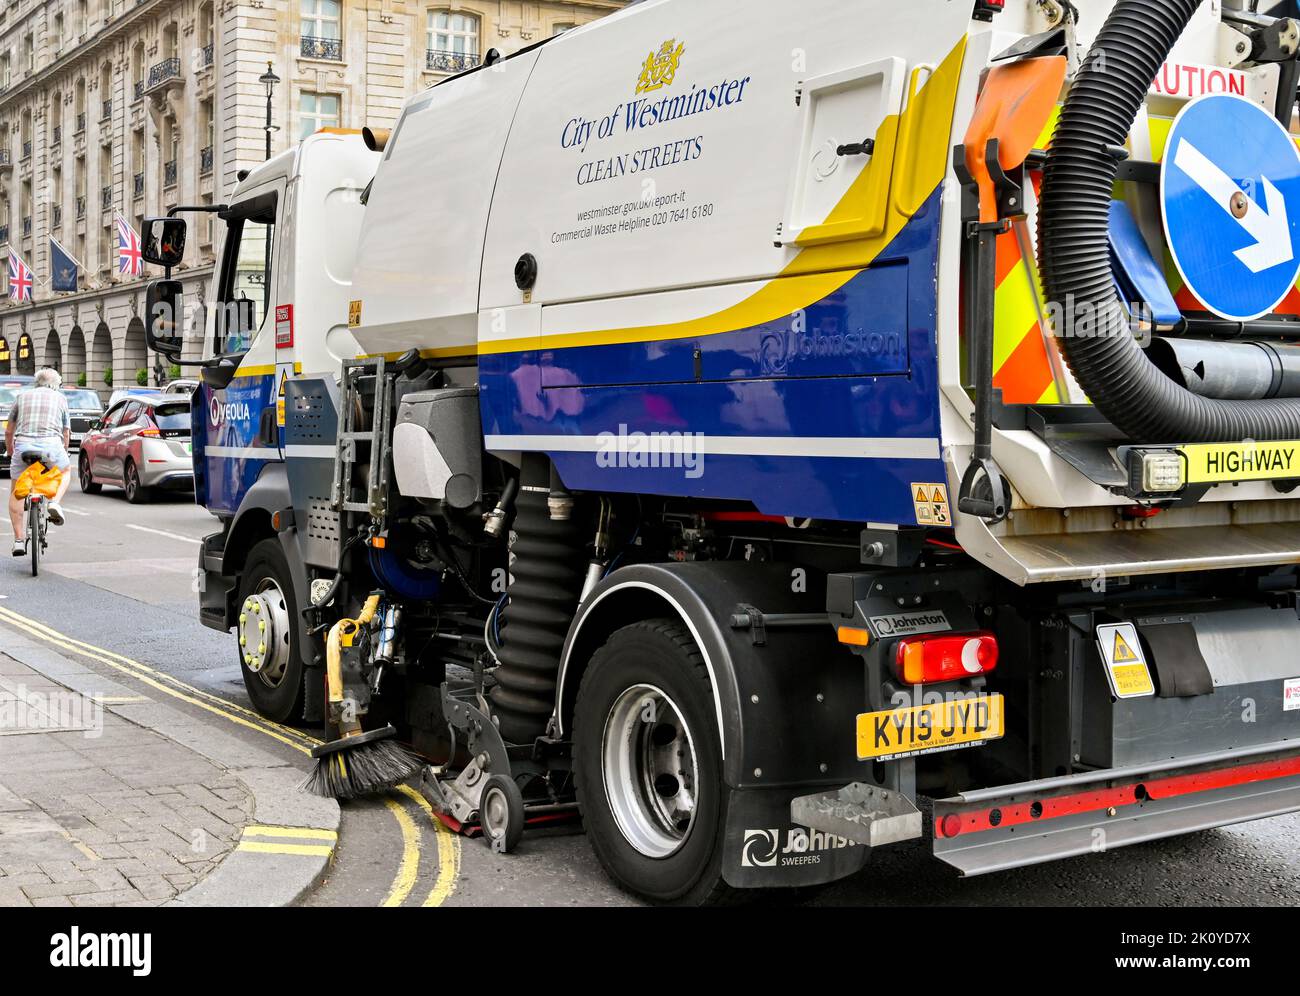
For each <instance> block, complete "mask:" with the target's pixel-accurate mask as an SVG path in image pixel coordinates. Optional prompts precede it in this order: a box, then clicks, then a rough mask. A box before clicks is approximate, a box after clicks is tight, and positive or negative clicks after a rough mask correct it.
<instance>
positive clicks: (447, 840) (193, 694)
mask: <svg viewBox="0 0 1300 996" xmlns="http://www.w3.org/2000/svg"><path fill="white" fill-rule="evenodd" d="M0 622H4V623H7V624H8V625H10V626H12V627H13V628H14V629H16V630H19V631H20V632H23V633H26V634H27V635H28V636H32V637H35V638H36V639H38V640H41V641H43V642H45V643H48V644H50V645H52V646H55V647H58V648H60V649H61V650H65V651H67V652H69V653H72V654H76V655H77V656H79V657H84V658H87V659H89V660H93V661H96V662H98V663H100V664H104V665H106V666H107V667H110V668H113V669H114V670H116V671H119V672H121V673H123V674H126V675H128V676H129V677H131V678H134V679H135V680H136V681H139V682H141V683H143V684H145V685H147V686H149V687H150V688H152V689H154V690H155V691H158V692H161V693H162V694H164V695H167V696H170V697H171V698H174V699H178V700H179V701H181V702H185V703H186V704H188V705H192V706H195V707H196V708H199V709H202V710H204V711H205V712H209V713H211V714H213V715H214V716H220V717H221V718H222V719H225V720H228V721H229V722H231V723H234V724H236V725H237V726H242V727H244V728H245V729H249V730H255V731H256V732H258V733H261V734H263V735H265V736H268V737H270V738H271V739H273V740H276V741H278V742H279V743H281V744H284V745H285V746H286V747H290V748H292V749H293V750H296V751H298V752H299V753H302V754H307V755H310V754H311V749H312V748H313V747H315V746H317V745H318V744H320V743H321V741H320V740H318V739H317V738H316V737H313V736H310V735H309V734H306V733H302V732H300V731H298V730H295V729H293V728H292V727H289V726H284V725H282V724H280V723H276V722H273V721H271V720H269V719H266V718H265V717H264V716H261V715H260V714H258V713H257V712H255V711H253V710H252V709H248V708H245V707H244V706H241V705H239V704H238V703H236V702H231V701H229V700H228V699H224V698H222V697H221V696H219V695H214V694H212V693H211V692H206V691H204V690H203V689H201V688H196V687H194V686H193V685H191V684H189V683H187V682H184V681H181V680H180V679H179V678H177V677H175V676H174V675H170V674H168V673H167V672H165V671H159V670H157V669H156V668H152V667H149V665H147V664H142V663H141V662H140V661H137V660H133V659H132V658H130V657H124V656H123V655H121V654H118V653H114V652H113V651H111V650H106V649H105V648H103V647H97V646H95V645H94V644H93V643H86V642H84V641H82V640H78V639H76V638H75V637H72V636H69V635H68V634H66V633H61V632H59V631H58V630H56V629H54V628H52V627H50V626H47V625H45V624H44V623H41V622H38V621H37V620H35V619H30V618H28V617H27V616H24V615H22V614H21V613H18V612H15V611H14V610H13V609H10V608H8V607H6V606H3V605H0ZM398 791H399V792H401V793H402V794H403V795H405V796H406V797H407V798H408V799H410V800H411V801H412V802H414V803H415V804H416V805H417V806H419V807H420V808H421V809H423V810H424V811H425V813H426V814H427V816H428V817H429V820H430V822H431V823H432V824H433V830H434V837H435V838H436V839H437V842H438V875H437V878H436V879H435V881H434V884H433V888H432V889H430V891H429V895H428V897H427V898H426V899H425V901H424V904H423V905H425V906H440V905H442V904H443V903H444V902H446V901H447V899H449V898H450V897H451V894H452V893H453V892H454V891H455V889H456V879H457V876H458V874H459V871H460V839H459V838H458V837H457V836H456V835H455V834H453V833H452V832H451V831H450V830H448V829H447V827H445V826H444V825H443V824H442V822H441V821H440V820H439V819H437V817H435V816H434V814H433V807H432V806H430V805H429V803H428V800H426V799H425V798H424V796H422V795H420V793H419V792H416V791H415V790H414V789H412V788H410V787H409V786H406V785H402V786H399V787H398ZM384 804H385V805H386V806H387V807H388V808H389V810H390V811H391V812H392V813H393V816H394V818H395V819H396V820H397V825H398V829H399V830H400V831H401V834H402V858H401V861H400V863H399V865H398V869H397V875H396V877H395V878H394V879H393V884H392V886H391V887H390V888H389V891H388V895H387V896H386V897H385V899H384V901H383V903H382V904H381V905H383V906H401V905H402V904H403V903H404V902H405V901H406V899H407V898H408V897H409V896H410V894H411V892H412V891H413V890H414V888H415V885H416V881H417V879H418V877H419V869H420V833H419V830H418V828H417V827H416V825H415V822H414V821H413V820H412V819H411V817H410V815H409V813H408V812H407V811H406V809H405V807H403V806H402V805H401V804H400V803H399V802H398V801H397V800H395V799H393V798H392V797H386V798H385V799H384Z"/></svg>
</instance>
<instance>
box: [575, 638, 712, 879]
mask: <svg viewBox="0 0 1300 996" xmlns="http://www.w3.org/2000/svg"><path fill="white" fill-rule="evenodd" d="M711 687H712V686H711V684H710V681H709V674H708V670H707V668H706V667H705V664H704V659H703V657H702V656H701V655H700V652H699V648H698V647H697V646H696V645H695V641H694V640H693V639H692V638H691V636H690V634H689V633H688V632H687V631H686V630H685V628H683V627H682V626H681V624H680V623H678V622H676V621H673V620H669V619H656V620H652V621H648V622H642V623H635V624H633V625H631V626H625V627H623V628H622V629H620V630H618V631H616V632H615V633H614V634H613V635H612V636H611V637H610V638H609V640H608V641H607V642H606V643H605V645H604V646H603V647H601V648H600V649H599V650H598V651H597V652H596V653H595V655H594V656H593V657H592V659H591V663H590V664H589V665H588V667H587V671H586V673H585V674H584V675H583V679H582V685H581V686H580V688H579V691H578V700H577V703H576V705H575V710H574V726H573V750H574V776H575V785H576V788H577V793H578V802H579V804H580V806H581V808H582V815H583V822H584V825H585V826H586V828H587V834H588V836H589V837H590V839H591V846H592V848H593V849H594V850H595V852H596V857H597V858H599V859H600V863H601V864H602V865H603V866H604V868H605V871H606V872H607V873H608V874H609V875H610V876H611V877H612V878H613V879H614V880H615V881H617V882H619V883H620V884H621V885H623V886H624V887H625V888H627V889H630V890H632V891H633V892H637V893H640V894H641V895H644V896H646V897H648V898H650V899H653V900H656V901H658V902H667V903H680V904H692V905H694V904H701V903H711V902H718V901H720V900H722V899H724V898H726V897H728V896H729V895H730V894H731V893H732V892H733V890H732V889H730V887H728V886H727V885H726V883H725V882H724V881H723V879H722V852H723V832H724V830H725V826H726V793H725V789H724V786H723V782H722V750H721V745H720V742H719V731H718V724H717V721H716V720H715V719H714V715H715V713H714V706H713V696H712V691H711Z"/></svg>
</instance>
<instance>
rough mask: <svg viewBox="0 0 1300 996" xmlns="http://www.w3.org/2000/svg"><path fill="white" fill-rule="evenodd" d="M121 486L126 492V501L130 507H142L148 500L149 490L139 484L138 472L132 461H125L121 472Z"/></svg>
mask: <svg viewBox="0 0 1300 996" xmlns="http://www.w3.org/2000/svg"><path fill="white" fill-rule="evenodd" d="M122 482H123V483H122V486H123V488H124V489H125V491H126V500H127V501H129V502H130V503H131V504H132V505H143V504H144V503H145V502H147V501H148V500H149V489H148V488H146V487H145V486H144V485H143V484H141V483H140V471H139V470H137V469H136V466H135V461H134V460H127V461H126V467H125V468H124V469H123V471H122Z"/></svg>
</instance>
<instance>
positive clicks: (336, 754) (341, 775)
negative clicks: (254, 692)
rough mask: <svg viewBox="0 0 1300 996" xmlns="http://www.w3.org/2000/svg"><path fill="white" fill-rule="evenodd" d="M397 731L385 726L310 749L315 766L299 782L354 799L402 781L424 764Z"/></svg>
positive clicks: (324, 793)
mask: <svg viewBox="0 0 1300 996" xmlns="http://www.w3.org/2000/svg"><path fill="white" fill-rule="evenodd" d="M396 735H397V731H396V730H395V729H393V727H391V726H385V727H383V728H382V729H379V730H372V731H371V732H369V733H358V734H356V735H354V736H351V737H345V738H344V739H342V740H334V741H332V742H330V743H327V744H321V745H320V746H319V747H316V748H315V749H314V750H312V752H311V753H312V757H314V758H316V766H315V768H313V769H312V773H311V774H310V775H308V776H307V779H306V780H305V781H304V782H303V783H302V786H301V787H302V788H303V789H304V790H306V791H308V792H311V793H312V794H314V795H319V796H324V797H326V798H334V799H357V798H360V797H361V796H365V795H371V794H373V793H375V792H383V791H384V790H386V789H390V788H393V787H394V786H396V785H399V784H401V783H402V782H404V781H406V779H408V778H410V777H411V776H412V775H414V774H415V773H416V772H417V771H419V770H420V768H421V767H422V766H423V763H424V762H423V761H421V760H420V758H419V757H418V756H417V755H416V754H414V753H412V752H411V751H410V750H408V749H407V748H405V747H403V746H402V745H401V744H399V743H398V742H397V741H396V740H394V739H393V738H394V737H395V736H396Z"/></svg>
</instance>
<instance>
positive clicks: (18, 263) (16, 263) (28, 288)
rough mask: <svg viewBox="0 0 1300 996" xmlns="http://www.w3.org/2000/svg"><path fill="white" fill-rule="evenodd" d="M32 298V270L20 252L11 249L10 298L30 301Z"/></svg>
mask: <svg viewBox="0 0 1300 996" xmlns="http://www.w3.org/2000/svg"><path fill="white" fill-rule="evenodd" d="M31 299H32V271H31V267H29V266H28V265H27V264H26V263H24V262H23V261H22V260H21V259H19V258H18V254H17V253H16V252H14V251H13V250H12V249H10V250H9V300H11V301H30V300H31Z"/></svg>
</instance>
